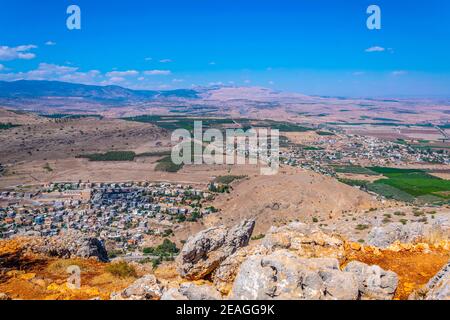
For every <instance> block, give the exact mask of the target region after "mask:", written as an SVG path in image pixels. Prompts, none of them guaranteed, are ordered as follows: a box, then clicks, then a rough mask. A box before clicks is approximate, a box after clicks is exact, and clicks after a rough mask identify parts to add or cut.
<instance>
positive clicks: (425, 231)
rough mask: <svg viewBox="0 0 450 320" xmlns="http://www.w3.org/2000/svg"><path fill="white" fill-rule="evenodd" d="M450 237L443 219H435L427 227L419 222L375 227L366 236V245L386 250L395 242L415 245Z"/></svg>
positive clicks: (447, 226)
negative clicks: (420, 242) (423, 241)
mask: <svg viewBox="0 0 450 320" xmlns="http://www.w3.org/2000/svg"><path fill="white" fill-rule="evenodd" d="M449 236H450V227H449V225H448V222H447V221H446V220H445V219H442V218H441V219H437V220H436V221H434V222H433V224H431V225H428V224H424V223H419V222H413V223H408V224H406V225H403V224H401V223H390V224H388V225H386V226H382V227H375V228H373V229H372V230H371V231H370V232H369V235H368V236H367V244H369V245H372V246H376V247H380V248H386V247H388V246H390V245H391V244H393V243H394V242H396V241H399V242H402V243H416V242H419V241H422V240H432V241H434V240H442V239H448V238H449Z"/></svg>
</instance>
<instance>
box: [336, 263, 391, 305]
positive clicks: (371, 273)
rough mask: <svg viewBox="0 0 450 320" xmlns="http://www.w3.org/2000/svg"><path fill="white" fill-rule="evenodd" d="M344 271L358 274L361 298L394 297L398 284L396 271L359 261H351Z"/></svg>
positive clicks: (383, 298)
mask: <svg viewBox="0 0 450 320" xmlns="http://www.w3.org/2000/svg"><path fill="white" fill-rule="evenodd" d="M344 271H346V272H349V273H352V274H354V275H355V276H356V278H357V280H358V287H359V294H360V297H361V299H363V300H392V298H393V297H394V294H395V291H396V290H397V286H398V276H397V274H396V273H395V272H392V271H386V270H384V269H382V268H380V267H379V266H377V265H373V266H369V265H367V264H365V263H362V262H359V261H352V262H350V263H349V264H348V265H347V266H346V267H345V269H344Z"/></svg>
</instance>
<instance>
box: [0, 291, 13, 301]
mask: <svg viewBox="0 0 450 320" xmlns="http://www.w3.org/2000/svg"><path fill="white" fill-rule="evenodd" d="M6 300H11V298H10V297H9V296H8V295H7V294H6V293H1V292H0V301H6Z"/></svg>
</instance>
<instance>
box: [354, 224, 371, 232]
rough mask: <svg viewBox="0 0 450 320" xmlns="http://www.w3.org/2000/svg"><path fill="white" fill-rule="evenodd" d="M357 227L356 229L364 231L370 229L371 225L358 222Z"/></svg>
mask: <svg viewBox="0 0 450 320" xmlns="http://www.w3.org/2000/svg"><path fill="white" fill-rule="evenodd" d="M355 229H356V230H360V231H362V230H367V229H369V226H368V225H367V224H358V225H357V226H356V227H355Z"/></svg>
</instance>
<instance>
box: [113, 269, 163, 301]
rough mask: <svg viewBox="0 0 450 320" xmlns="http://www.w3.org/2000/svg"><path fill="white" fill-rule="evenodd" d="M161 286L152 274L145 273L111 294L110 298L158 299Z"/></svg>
mask: <svg viewBox="0 0 450 320" xmlns="http://www.w3.org/2000/svg"><path fill="white" fill-rule="evenodd" d="M161 296H162V290H161V287H160V285H159V283H158V281H157V280H156V278H155V276H154V275H151V274H149V275H146V276H144V277H142V278H140V279H138V280H136V281H135V282H134V283H133V284H132V285H131V286H129V287H128V288H126V289H124V290H122V291H121V292H118V293H113V294H111V300H159V299H160V298H161Z"/></svg>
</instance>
